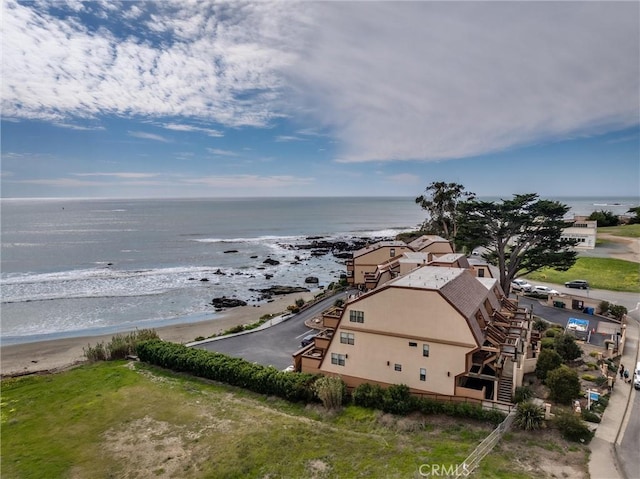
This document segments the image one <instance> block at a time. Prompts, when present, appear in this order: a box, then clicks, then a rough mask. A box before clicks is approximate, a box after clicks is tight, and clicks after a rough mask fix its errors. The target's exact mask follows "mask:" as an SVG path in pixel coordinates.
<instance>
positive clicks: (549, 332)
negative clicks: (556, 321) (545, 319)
mask: <svg viewBox="0 0 640 479" xmlns="http://www.w3.org/2000/svg"><path fill="white" fill-rule="evenodd" d="M556 334H558V330H557V329H555V328H550V329H547V330H546V331H545V332H544V335H545V336H546V337H547V338H555V337H556Z"/></svg>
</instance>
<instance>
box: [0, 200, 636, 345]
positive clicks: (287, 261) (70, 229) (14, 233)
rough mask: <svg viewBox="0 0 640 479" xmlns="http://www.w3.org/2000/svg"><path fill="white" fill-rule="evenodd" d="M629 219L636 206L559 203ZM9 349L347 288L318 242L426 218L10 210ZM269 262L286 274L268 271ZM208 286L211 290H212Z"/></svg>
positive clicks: (26, 203)
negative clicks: (314, 248)
mask: <svg viewBox="0 0 640 479" xmlns="http://www.w3.org/2000/svg"><path fill="white" fill-rule="evenodd" d="M558 199H559V200H560V201H562V202H564V203H566V204H568V205H569V206H571V208H572V213H575V214H589V213H591V212H592V211H594V210H600V209H605V210H609V211H613V212H614V213H616V214H622V213H625V212H626V211H627V210H628V209H629V208H630V207H631V206H637V205H638V199H637V198H558ZM0 207H1V234H2V247H1V250H0V252H1V257H0V265H1V275H0V292H1V298H2V303H1V306H0V318H1V330H0V342H1V343H2V344H15V343H24V342H33V341H40V340H45V339H55V338H60V337H71V336H84V335H94V334H110V333H115V332H118V331H124V330H130V329H133V328H136V327H137V328H145V327H160V326H165V325H171V324H177V323H185V322H192V321H200V320H205V319H212V318H215V317H216V315H217V314H219V313H216V311H215V310H214V308H213V306H212V305H211V304H210V303H211V300H212V299H213V298H215V297H220V296H227V297H234V298H238V299H242V300H245V301H248V303H249V304H250V305H257V304H260V302H261V301H263V300H260V298H259V296H260V295H259V294H257V293H256V291H255V290H258V289H263V288H268V287H269V286H273V285H285V286H306V287H309V285H307V284H305V278H306V277H308V276H315V277H317V278H318V279H319V283H318V286H315V285H314V286H313V287H312V288H311V287H310V289H312V290H314V289H315V288H318V287H325V286H327V285H328V284H329V283H331V282H332V281H336V280H337V279H338V278H339V276H340V274H341V273H343V272H344V270H345V267H344V260H340V259H338V258H336V257H334V256H333V255H332V254H330V253H329V254H325V255H319V256H315V255H312V254H311V252H310V250H301V249H297V246H300V245H305V244H309V243H310V242H311V241H312V240H310V239H309V238H311V237H321V238H323V239H327V240H340V239H349V238H352V237H354V236H355V237H366V238H380V237H393V236H395V235H396V234H397V233H399V232H401V231H407V230H411V229H415V227H416V226H417V225H418V224H419V223H420V222H421V221H422V220H423V219H424V214H423V211H422V210H421V209H420V208H419V207H418V206H417V205H416V204H415V203H414V200H413V198H395V197H394V198H243V199H236V198H234V199H219V198H214V199H134V200H125V199H122V200H120V199H118V200H116V199H67V200H62V199H46V200H45V199H3V200H1V201H0ZM267 258H270V259H272V260H276V261H278V262H279V264H276V265H268V264H265V263H264V260H265V259H267ZM203 280H205V281H203Z"/></svg>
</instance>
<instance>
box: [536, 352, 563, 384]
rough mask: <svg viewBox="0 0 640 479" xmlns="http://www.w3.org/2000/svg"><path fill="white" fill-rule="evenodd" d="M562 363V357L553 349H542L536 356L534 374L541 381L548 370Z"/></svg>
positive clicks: (545, 376)
mask: <svg viewBox="0 0 640 479" xmlns="http://www.w3.org/2000/svg"><path fill="white" fill-rule="evenodd" d="M561 364H562V357H560V355H559V354H558V353H556V352H555V351H554V350H553V349H543V350H542V351H540V355H539V356H538V362H537V364H536V376H537V377H538V378H539V379H542V380H543V381H544V380H545V379H546V378H547V375H548V373H549V371H552V370H554V369H556V368H557V367H559V366H560V365H561Z"/></svg>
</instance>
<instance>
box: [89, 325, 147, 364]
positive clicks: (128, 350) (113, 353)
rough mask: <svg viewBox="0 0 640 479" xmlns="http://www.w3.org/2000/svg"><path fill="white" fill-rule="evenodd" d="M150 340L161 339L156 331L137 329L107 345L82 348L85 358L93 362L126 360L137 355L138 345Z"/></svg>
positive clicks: (98, 344)
mask: <svg viewBox="0 0 640 479" xmlns="http://www.w3.org/2000/svg"><path fill="white" fill-rule="evenodd" d="M149 339H159V338H158V333H157V332H156V331H155V330H154V329H137V330H135V331H133V332H131V333H128V334H116V335H115V336H113V337H112V338H111V341H109V342H108V343H107V344H105V343H104V342H99V343H97V344H96V345H95V346H91V345H88V346H87V347H86V348H82V350H83V352H84V356H85V357H86V358H87V359H88V360H89V361H91V362H95V361H108V360H113V359H124V358H126V357H127V356H131V355H136V354H137V348H138V344H139V343H141V342H142V341H147V340H149Z"/></svg>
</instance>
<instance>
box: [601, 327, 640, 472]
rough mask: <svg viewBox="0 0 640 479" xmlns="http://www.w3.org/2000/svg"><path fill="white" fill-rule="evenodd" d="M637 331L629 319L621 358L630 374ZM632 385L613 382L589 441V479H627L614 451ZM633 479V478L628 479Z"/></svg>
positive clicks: (636, 349)
mask: <svg viewBox="0 0 640 479" xmlns="http://www.w3.org/2000/svg"><path fill="white" fill-rule="evenodd" d="M639 330H640V328H639V327H638V322H637V321H636V320H634V319H632V318H630V319H629V322H628V323H627V341H626V343H625V348H624V353H623V355H622V360H621V362H622V364H624V365H625V366H627V367H628V368H629V371H630V372H631V371H632V370H633V368H634V367H635V365H636V362H637V361H638V337H639V336H640V334H639ZM632 391H633V384H625V383H624V382H622V381H620V380H619V379H618V380H617V381H616V383H615V386H614V388H613V391H612V392H611V398H610V399H609V405H608V406H607V409H605V412H604V414H603V415H602V421H601V422H600V424H599V425H598V429H596V434H595V437H594V438H593V439H592V440H591V443H590V448H591V456H590V458H589V475H590V476H591V479H626V478H625V475H624V472H623V471H622V468H621V467H620V465H619V464H618V457H617V455H616V451H615V448H614V444H615V445H619V444H620V442H621V441H622V432H623V431H621V430H622V425H623V422H624V420H625V416H626V415H627V414H628V412H629V411H628V409H629V405H630V402H631V401H630V399H631V396H632ZM628 479H632V478H628Z"/></svg>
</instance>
